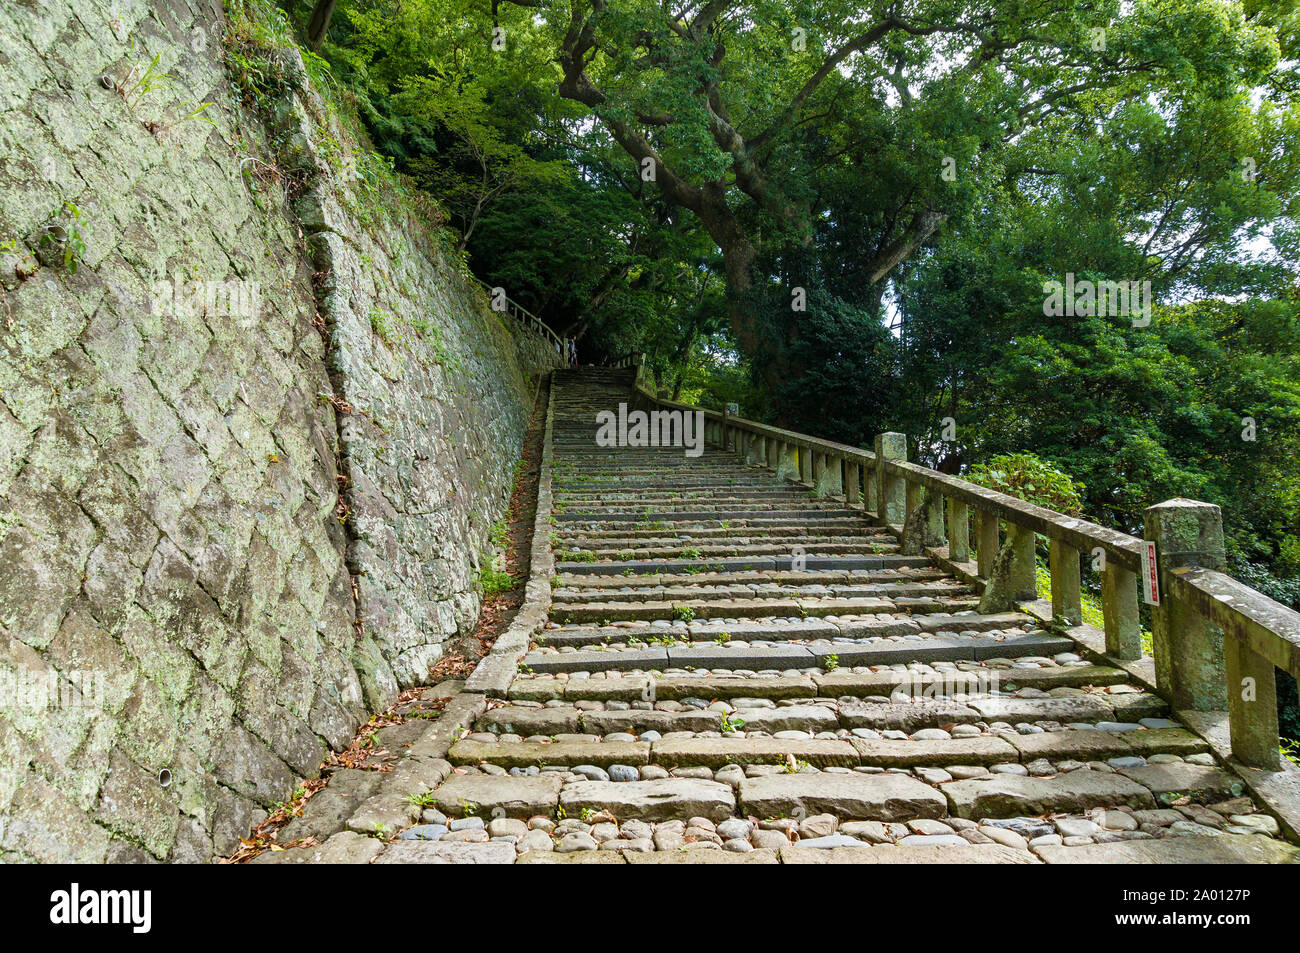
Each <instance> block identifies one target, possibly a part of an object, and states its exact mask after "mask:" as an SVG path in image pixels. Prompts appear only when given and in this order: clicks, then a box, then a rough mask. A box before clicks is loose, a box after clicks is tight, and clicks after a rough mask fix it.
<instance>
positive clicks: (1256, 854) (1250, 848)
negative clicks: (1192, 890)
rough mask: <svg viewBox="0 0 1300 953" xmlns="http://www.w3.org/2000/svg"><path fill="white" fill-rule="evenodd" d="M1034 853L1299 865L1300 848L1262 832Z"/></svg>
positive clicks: (1080, 858) (1058, 858)
mask: <svg viewBox="0 0 1300 953" xmlns="http://www.w3.org/2000/svg"><path fill="white" fill-rule="evenodd" d="M1034 852H1035V853H1036V854H1037V855H1038V856H1039V857H1040V858H1042V860H1043V861H1044V862H1045V863H1049V864H1300V849H1298V848H1296V847H1293V846H1291V845H1290V844H1288V843H1286V842H1285V841H1280V840H1274V839H1273V838H1271V837H1264V836H1262V835H1259V834H1225V835H1222V836H1220V837H1166V838H1161V839H1160V840H1129V841H1121V842H1119V843H1111V844H1087V845H1083V846H1079V847H1064V846H1059V845H1055V846H1047V847H1037V848H1035V849H1034Z"/></svg>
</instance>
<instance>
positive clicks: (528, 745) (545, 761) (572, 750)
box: [447, 740, 650, 768]
mask: <svg viewBox="0 0 1300 953" xmlns="http://www.w3.org/2000/svg"><path fill="white" fill-rule="evenodd" d="M447 759H448V760H449V761H451V763H452V764H481V763H483V762H488V763H490V764H495V765H499V766H500V767H503V768H529V767H533V766H534V765H558V766H563V767H573V766H574V765H580V764H593V765H595V766H596V767H598V768H608V767H609V766H610V765H611V764H627V765H632V766H634V767H640V766H641V765H645V764H649V763H650V742H648V741H601V742H581V741H555V742H551V743H550V744H542V743H541V742H530V741H515V742H506V743H494V742H485V741H469V740H461V741H458V742H456V743H455V744H454V745H452V746H451V749H450V750H449V751H448V752H447Z"/></svg>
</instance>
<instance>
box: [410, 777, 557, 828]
mask: <svg viewBox="0 0 1300 953" xmlns="http://www.w3.org/2000/svg"><path fill="white" fill-rule="evenodd" d="M563 786H564V779H563V778H562V777H561V776H560V775H558V774H538V775H533V776H531V777H515V776H511V775H506V776H504V777H503V776H500V775H491V774H453V775H452V776H451V777H449V778H448V779H447V780H446V781H444V782H443V783H442V784H441V785H439V786H438V787H437V788H436V789H434V792H433V803H434V806H435V807H436V808H437V809H438V810H440V811H442V813H444V814H446V815H447V816H448V817H466V816H470V815H473V816H478V817H482V818H484V819H485V820H486V819H488V818H491V817H496V816H502V817H515V818H525V819H526V818H529V817H534V816H536V815H538V814H541V815H545V816H547V817H550V816H551V815H552V814H554V813H555V805H556V804H557V803H558V802H559V797H560V789H561V788H562V787H563Z"/></svg>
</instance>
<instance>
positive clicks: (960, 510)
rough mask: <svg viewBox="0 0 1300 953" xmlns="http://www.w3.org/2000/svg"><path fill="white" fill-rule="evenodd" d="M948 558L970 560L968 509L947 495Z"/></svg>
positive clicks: (956, 560)
mask: <svg viewBox="0 0 1300 953" xmlns="http://www.w3.org/2000/svg"><path fill="white" fill-rule="evenodd" d="M947 500H948V558H949V559H951V560H952V561H953V562H955V563H964V562H969V561H970V510H969V509H967V507H966V504H965V503H962V502H961V501H959V500H957V499H955V498H953V497H951V496H950V497H948V498H947Z"/></svg>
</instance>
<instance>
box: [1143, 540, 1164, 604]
mask: <svg viewBox="0 0 1300 953" xmlns="http://www.w3.org/2000/svg"><path fill="white" fill-rule="evenodd" d="M1142 595H1143V597H1144V598H1145V600H1146V604H1147V605H1149V606H1158V605H1160V570H1159V567H1158V566H1157V564H1156V544H1155V541H1154V540H1150V539H1144V540H1143V541H1142Z"/></svg>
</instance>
